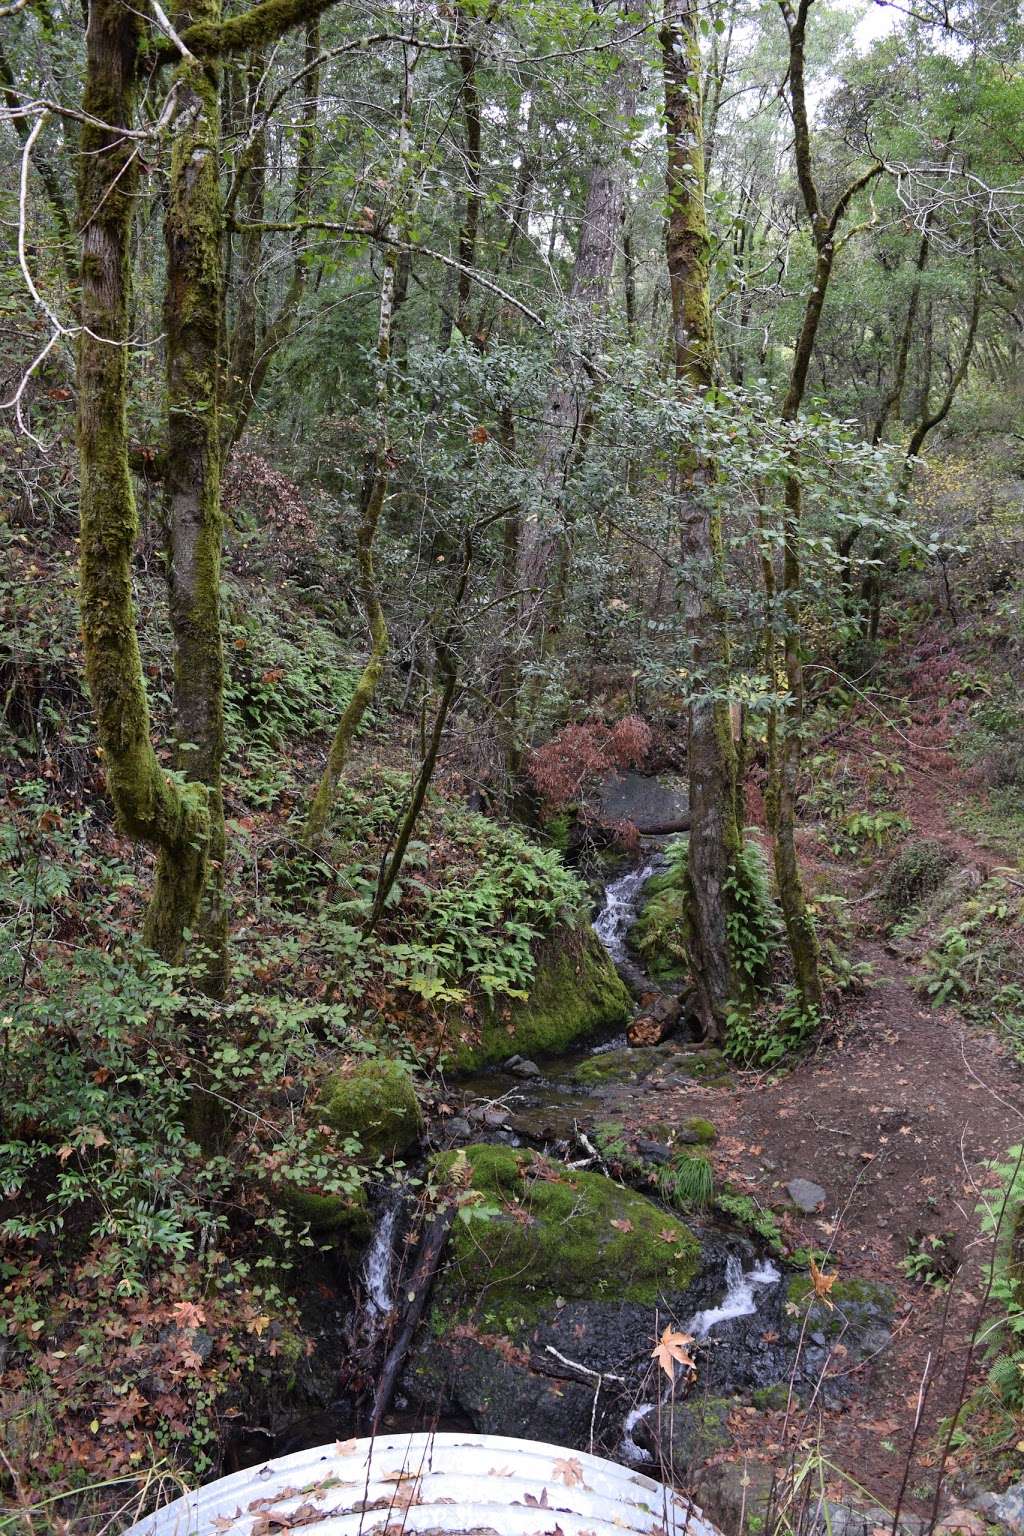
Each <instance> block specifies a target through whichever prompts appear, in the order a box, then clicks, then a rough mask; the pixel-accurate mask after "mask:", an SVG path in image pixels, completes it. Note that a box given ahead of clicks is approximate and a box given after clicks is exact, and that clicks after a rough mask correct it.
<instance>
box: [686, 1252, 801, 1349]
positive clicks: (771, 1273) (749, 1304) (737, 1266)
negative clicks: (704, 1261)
mask: <svg viewBox="0 0 1024 1536" xmlns="http://www.w3.org/2000/svg"><path fill="white" fill-rule="evenodd" d="M781 1279H782V1275H781V1273H780V1271H779V1270H777V1269H776V1268H775V1265H774V1264H773V1263H772V1262H771V1260H770V1259H762V1260H761V1262H760V1264H755V1265H754V1267H753V1269H749V1270H746V1271H744V1269H743V1266H742V1265H741V1263H740V1261H739V1259H738V1258H736V1256H735V1254H730V1255H729V1257H728V1259H727V1260H726V1261H725V1295H724V1296H723V1297H722V1299H721V1301H720V1302H719V1303H718V1306H717V1307H706V1308H705V1309H704V1311H703V1312H695V1313H694V1314H693V1316H692V1317H691V1318H690V1321H689V1322H688V1323H687V1325H686V1331H687V1333H692V1334H693V1337H694V1338H695V1339H706V1338H707V1336H708V1334H709V1333H710V1332H711V1330H712V1328H714V1327H715V1325H716V1324H717V1323H727V1322H728V1321H729V1319H730V1318H733V1317H749V1316H750V1315H751V1313H752V1312H756V1311H757V1302H756V1301H755V1300H754V1289H755V1287H756V1286H760V1285H774V1284H775V1282H776V1281H777V1280H781Z"/></svg>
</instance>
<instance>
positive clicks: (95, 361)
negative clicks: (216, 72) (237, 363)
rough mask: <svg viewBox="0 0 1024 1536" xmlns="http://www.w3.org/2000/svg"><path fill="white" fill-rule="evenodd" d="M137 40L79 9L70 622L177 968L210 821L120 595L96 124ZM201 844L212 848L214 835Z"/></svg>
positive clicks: (123, 220) (115, 162)
mask: <svg viewBox="0 0 1024 1536" xmlns="http://www.w3.org/2000/svg"><path fill="white" fill-rule="evenodd" d="M140 29H141V22H140V20H139V17H138V13H137V11H136V10H135V9H134V8H133V7H132V6H130V5H128V4H127V3H125V0H91V4H90V7H89V24H88V29H87V34H86V49H87V54H86V85H85V93H84V97H83V109H84V111H85V113H86V114H87V116H86V119H85V121H84V123H83V126H82V154H81V160H80V172H79V176H80V179H79V206H78V227H79V228H80V229H81V231H82V235H81V240H82V266H81V283H82V301H81V302H82V311H81V313H82V331H81V334H80V338H79V375H78V390H79V400H78V448H79V462H80V474H81V493H80V509H81V510H80V516H81V611H82V634H83V638H84V647H85V670H86V678H87V681H88V684H89V691H90V694H91V696H92V701H93V708H94V710H95V713H96V724H97V731H98V735H99V742H100V749H101V751H102V753H103V763H104V769H105V772H106V777H107V784H108V787H109V789H110V793H111V796H112V798H113V801H114V805H115V808H116V810H117V815H118V820H119V822H120V825H121V827H122V829H123V830H124V831H125V832H126V833H128V835H129V836H130V837H133V838H136V839H138V840H139V841H141V842H144V843H147V844H148V845H149V846H150V847H152V848H154V849H156V850H157V852H158V869H157V879H156V885H155V888H154V892H153V896H152V899H151V901H150V905H149V910H148V913H147V917H146V925H145V938H146V941H147V943H148V944H150V945H151V947H153V948H155V949H156V950H157V952H158V953H159V954H160V955H161V956H162V957H163V958H164V959H165V960H169V961H178V960H180V959H181V958H182V952H183V947H184V933H185V930H186V929H188V928H190V927H191V926H192V925H193V924H194V923H195V921H196V919H197V916H198V912H199V905H200V898H201V895H202V891H203V887H204V883H205V877H206V868H207V859H208V850H209V847H210V842H211V825H212V823H213V822H214V821H215V820H216V817H217V808H216V807H214V808H213V810H212V811H211V807H210V798H211V797H210V795H209V793H208V790H207V788H206V785H205V784H204V783H202V782H194V783H190V784H188V785H184V786H182V785H180V784H179V783H178V782H177V781H175V780H174V779H171V778H169V777H168V776H167V774H165V772H164V771H163V769H162V768H161V766H160V764H159V762H158V761H157V757H156V753H155V752H154V750H153V745H152V742H151V739H150V720H149V704H148V699H147V696H146V685H145V680H144V675H143V670H142V662H141V658H140V655H139V646H138V638H137V634H136V615H135V605H134V599H133V595H132V552H133V548H134V543H135V538H136V535H137V532H138V520H137V513H136V506H135V497H134V492H133V486H132V477H131V471H130V468H129V451H128V438H127V423H126V412H127V347H128V340H129V310H130V303H131V282H132V269H131V225H132V217H133V211H134V206H135V198H136V194H137V188H138V155H137V152H136V148H135V146H134V144H133V141H132V140H131V139H128V138H125V137H124V136H123V135H120V134H119V133H118V132H117V128H116V127H115V128H113V129H108V128H105V127H101V126H100V124H101V123H109V124H114V125H119V126H123V127H129V128H130V127H131V125H132V122H133V118H134V109H135V93H136V84H137V74H138V64H139V45H140ZM217 261H218V263H219V252H218V253H217ZM193 777H195V776H194V775H193ZM213 840H214V847H215V848H216V847H217V846H218V844H217V842H216V833H214V839H213Z"/></svg>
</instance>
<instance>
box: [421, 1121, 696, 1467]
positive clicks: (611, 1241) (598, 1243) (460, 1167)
mask: <svg viewBox="0 0 1024 1536" xmlns="http://www.w3.org/2000/svg"><path fill="white" fill-rule="evenodd" d="M460 1158H464V1161H460V1160H459V1159H460ZM435 1171H436V1172H437V1173H439V1174H441V1175H443V1176H444V1177H446V1178H452V1177H454V1178H455V1179H456V1180H457V1181H460V1180H461V1182H463V1183H465V1182H466V1181H467V1180H468V1189H467V1191H466V1194H465V1195H464V1196H463V1205H462V1208H461V1213H460V1219H459V1220H457V1221H456V1223H455V1226H454V1228H453V1233H452V1239H451V1246H450V1253H451V1258H450V1262H449V1264H448V1266H447V1268H446V1270H445V1272H444V1274H443V1275H442V1276H441V1277H440V1279H439V1281H438V1285H437V1288H436V1291H435V1296H434V1302H433V1307H432V1312H431V1317H430V1324H429V1330H428V1335H429V1336H428V1339H427V1342H426V1343H425V1344H424V1345H423V1346H421V1348H420V1350H419V1352H418V1353H417V1355H416V1357H415V1358H414V1360H413V1362H412V1364H411V1366H410V1368H409V1370H408V1371H407V1373H406V1378H405V1387H406V1390H407V1391H408V1392H409V1394H410V1396H412V1397H413V1398H415V1399H416V1400H418V1401H419V1402H421V1403H423V1404H430V1405H431V1408H432V1409H441V1410H442V1411H444V1410H447V1411H450V1412H456V1413H459V1414H462V1415H465V1416H467V1417H468V1418H469V1419H470V1420H471V1422H472V1423H473V1425H474V1427H475V1428H476V1429H477V1430H478V1431H480V1432H481V1433H485V1434H506V1435H508V1434H512V1435H514V1434H519V1435H522V1436H524V1437H527V1438H532V1439H546V1440H551V1441H554V1442H555V1443H557V1444H560V1445H567V1446H575V1447H578V1448H587V1447H588V1446H589V1445H590V1443H591V1433H592V1431H593V1430H594V1429H595V1428H596V1431H597V1436H598V1440H599V1441H600V1442H602V1443H604V1444H606V1445H608V1446H609V1447H612V1448H613V1447H614V1445H615V1444H616V1443H617V1438H618V1434H619V1431H620V1429H621V1424H622V1420H623V1418H624V1416H625V1413H626V1412H627V1411H628V1407H629V1405H630V1403H631V1402H632V1393H633V1391H634V1389H635V1382H636V1369H637V1368H638V1369H640V1370H641V1371H642V1370H645V1369H646V1367H647V1365H648V1364H649V1361H650V1352H651V1348H652V1346H653V1343H654V1341H655V1340H656V1338H657V1335H658V1331H659V1328H660V1327H664V1326H665V1324H666V1323H667V1322H669V1321H670V1320H671V1319H672V1318H676V1320H677V1321H679V1322H681V1321H682V1320H684V1319H685V1317H686V1316H687V1315H688V1313H687V1311H686V1308H687V1307H688V1306H689V1301H688V1300H681V1298H683V1297H685V1296H686V1295H687V1293H688V1289H689V1288H690V1287H691V1286H692V1283H693V1281H694V1277H695V1276H696V1274H697V1272H698V1270H699V1268H700V1249H699V1246H698V1243H697V1240H696V1238H695V1237H694V1236H693V1234H692V1233H691V1232H690V1231H689V1229H688V1228H687V1227H685V1226H684V1225H683V1224H682V1222H680V1221H678V1220H676V1219H675V1218H674V1217H672V1216H669V1215H668V1214H667V1213H666V1212H665V1211H663V1210H661V1209H659V1208H658V1206H656V1205H654V1204H653V1202H652V1201H650V1200H647V1199H645V1198H644V1197H643V1196H642V1195H639V1194H636V1193H635V1192H634V1191H631V1190H627V1189H623V1188H621V1187H620V1186H619V1185H617V1184H615V1183H614V1182H613V1181H612V1180H611V1179H607V1178H605V1177H604V1176H603V1175H601V1174H596V1173H588V1172H582V1171H579V1170H571V1169H568V1168H566V1167H565V1166H564V1165H561V1164H555V1163H551V1162H549V1161H548V1160H547V1159H546V1158H544V1157H541V1156H540V1155H539V1154H538V1153H535V1152H529V1151H525V1150H522V1149H513V1148H510V1147H505V1146H486V1145H480V1146H472V1147H469V1148H467V1149H466V1152H465V1153H464V1154H453V1153H446V1154H443V1155H442V1157H440V1158H438V1159H437V1160H436V1161H435ZM467 1195H468V1200H467ZM673 1298H675V1300H676V1302H679V1303H680V1305H681V1308H682V1310H681V1311H677V1309H676V1307H675V1305H674V1303H673ZM605 1375H607V1380H606V1381H603V1380H602V1379H601V1378H602V1377H604V1376H605ZM595 1393H596V1396H597V1401H596V1402H595ZM620 1399H621V1401H620Z"/></svg>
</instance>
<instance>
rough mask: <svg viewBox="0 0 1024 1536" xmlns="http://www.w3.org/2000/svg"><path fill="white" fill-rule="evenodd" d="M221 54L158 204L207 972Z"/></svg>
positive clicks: (212, 17)
mask: <svg viewBox="0 0 1024 1536" xmlns="http://www.w3.org/2000/svg"><path fill="white" fill-rule="evenodd" d="M219 21H220V0H193V3H192V4H191V6H190V7H189V9H188V10H187V11H186V12H184V13H183V14H182V13H179V14H178V17H177V22H176V25H177V27H178V30H179V31H181V30H184V29H185V28H187V27H188V26H193V25H196V24H197V23H206V24H208V25H212V26H216V25H217V24H218V23H219ZM220 79H221V71H220V66H219V64H218V63H217V62H216V61H209V62H207V63H205V64H204V63H200V62H199V61H198V60H196V59H182V60H181V62H180V63H179V65H178V67H177V71H176V74H175V81H174V84H175V87H176V89H177V93H178V101H179V117H178V120H177V125H176V132H175V134H174V137H173V141H172V149H171V166H170V176H169V188H168V201H167V212H166V217H165V222H164V234H165V240H166V245H167V290H166V302H165V305H164V330H165V333H166V338H167V340H166V348H167V443H166V450H165V456H164V492H165V501H164V517H165V536H166V545H167V585H168V595H169V600H170V616H171V628H172V630H173V632H174V641H175V655H174V695H173V700H174V727H175V736H176V741H177V767H178V769H179V771H180V772H181V773H183V774H184V776H185V778H186V779H189V780H192V781H194V782H196V783H200V784H203V785H205V786H206V790H207V793H208V796H209V808H210V835H209V846H208V870H207V871H205V872H202V873H205V875H206V879H205V888H204V890H203V892H202V901H201V910H200V916H199V921H198V923H197V925H196V926H197V937H198V938H199V940H200V942H201V943H202V944H203V945H204V946H205V947H206V948H207V949H208V950H209V952H210V960H209V965H208V981H209V984H210V986H211V989H213V990H215V991H216V990H219V989H220V988H221V987H222V986H223V984H224V980H225V977H226V970H227V909H226V906H225V902H224V802H223V793H222V786H221V768H222V762H223V756H224V651H223V645H222V641H221V624H220V561H221V528H222V525H221V508H220V354H221V343H222V339H223V338H222V324H223V290H222V276H223V274H222V267H221V263H222V259H223V234H224V220H223V210H222V204H221V191H220V174H219V151H220ZM200 875H201V872H200V870H199V869H198V867H195V866H194V861H190V862H189V863H187V864H184V865H183V864H182V863H181V862H180V861H177V860H175V859H173V858H171V857H170V856H169V855H166V854H165V855H163V856H162V857H161V860H160V865H159V868H158V871H157V880H158V884H159V883H160V882H161V881H163V882H164V883H166V884H167V885H168V886H169V887H181V886H184V887H185V888H186V889H187V888H188V887H189V886H190V884H191V882H193V881H194V880H196V879H198V878H200Z"/></svg>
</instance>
